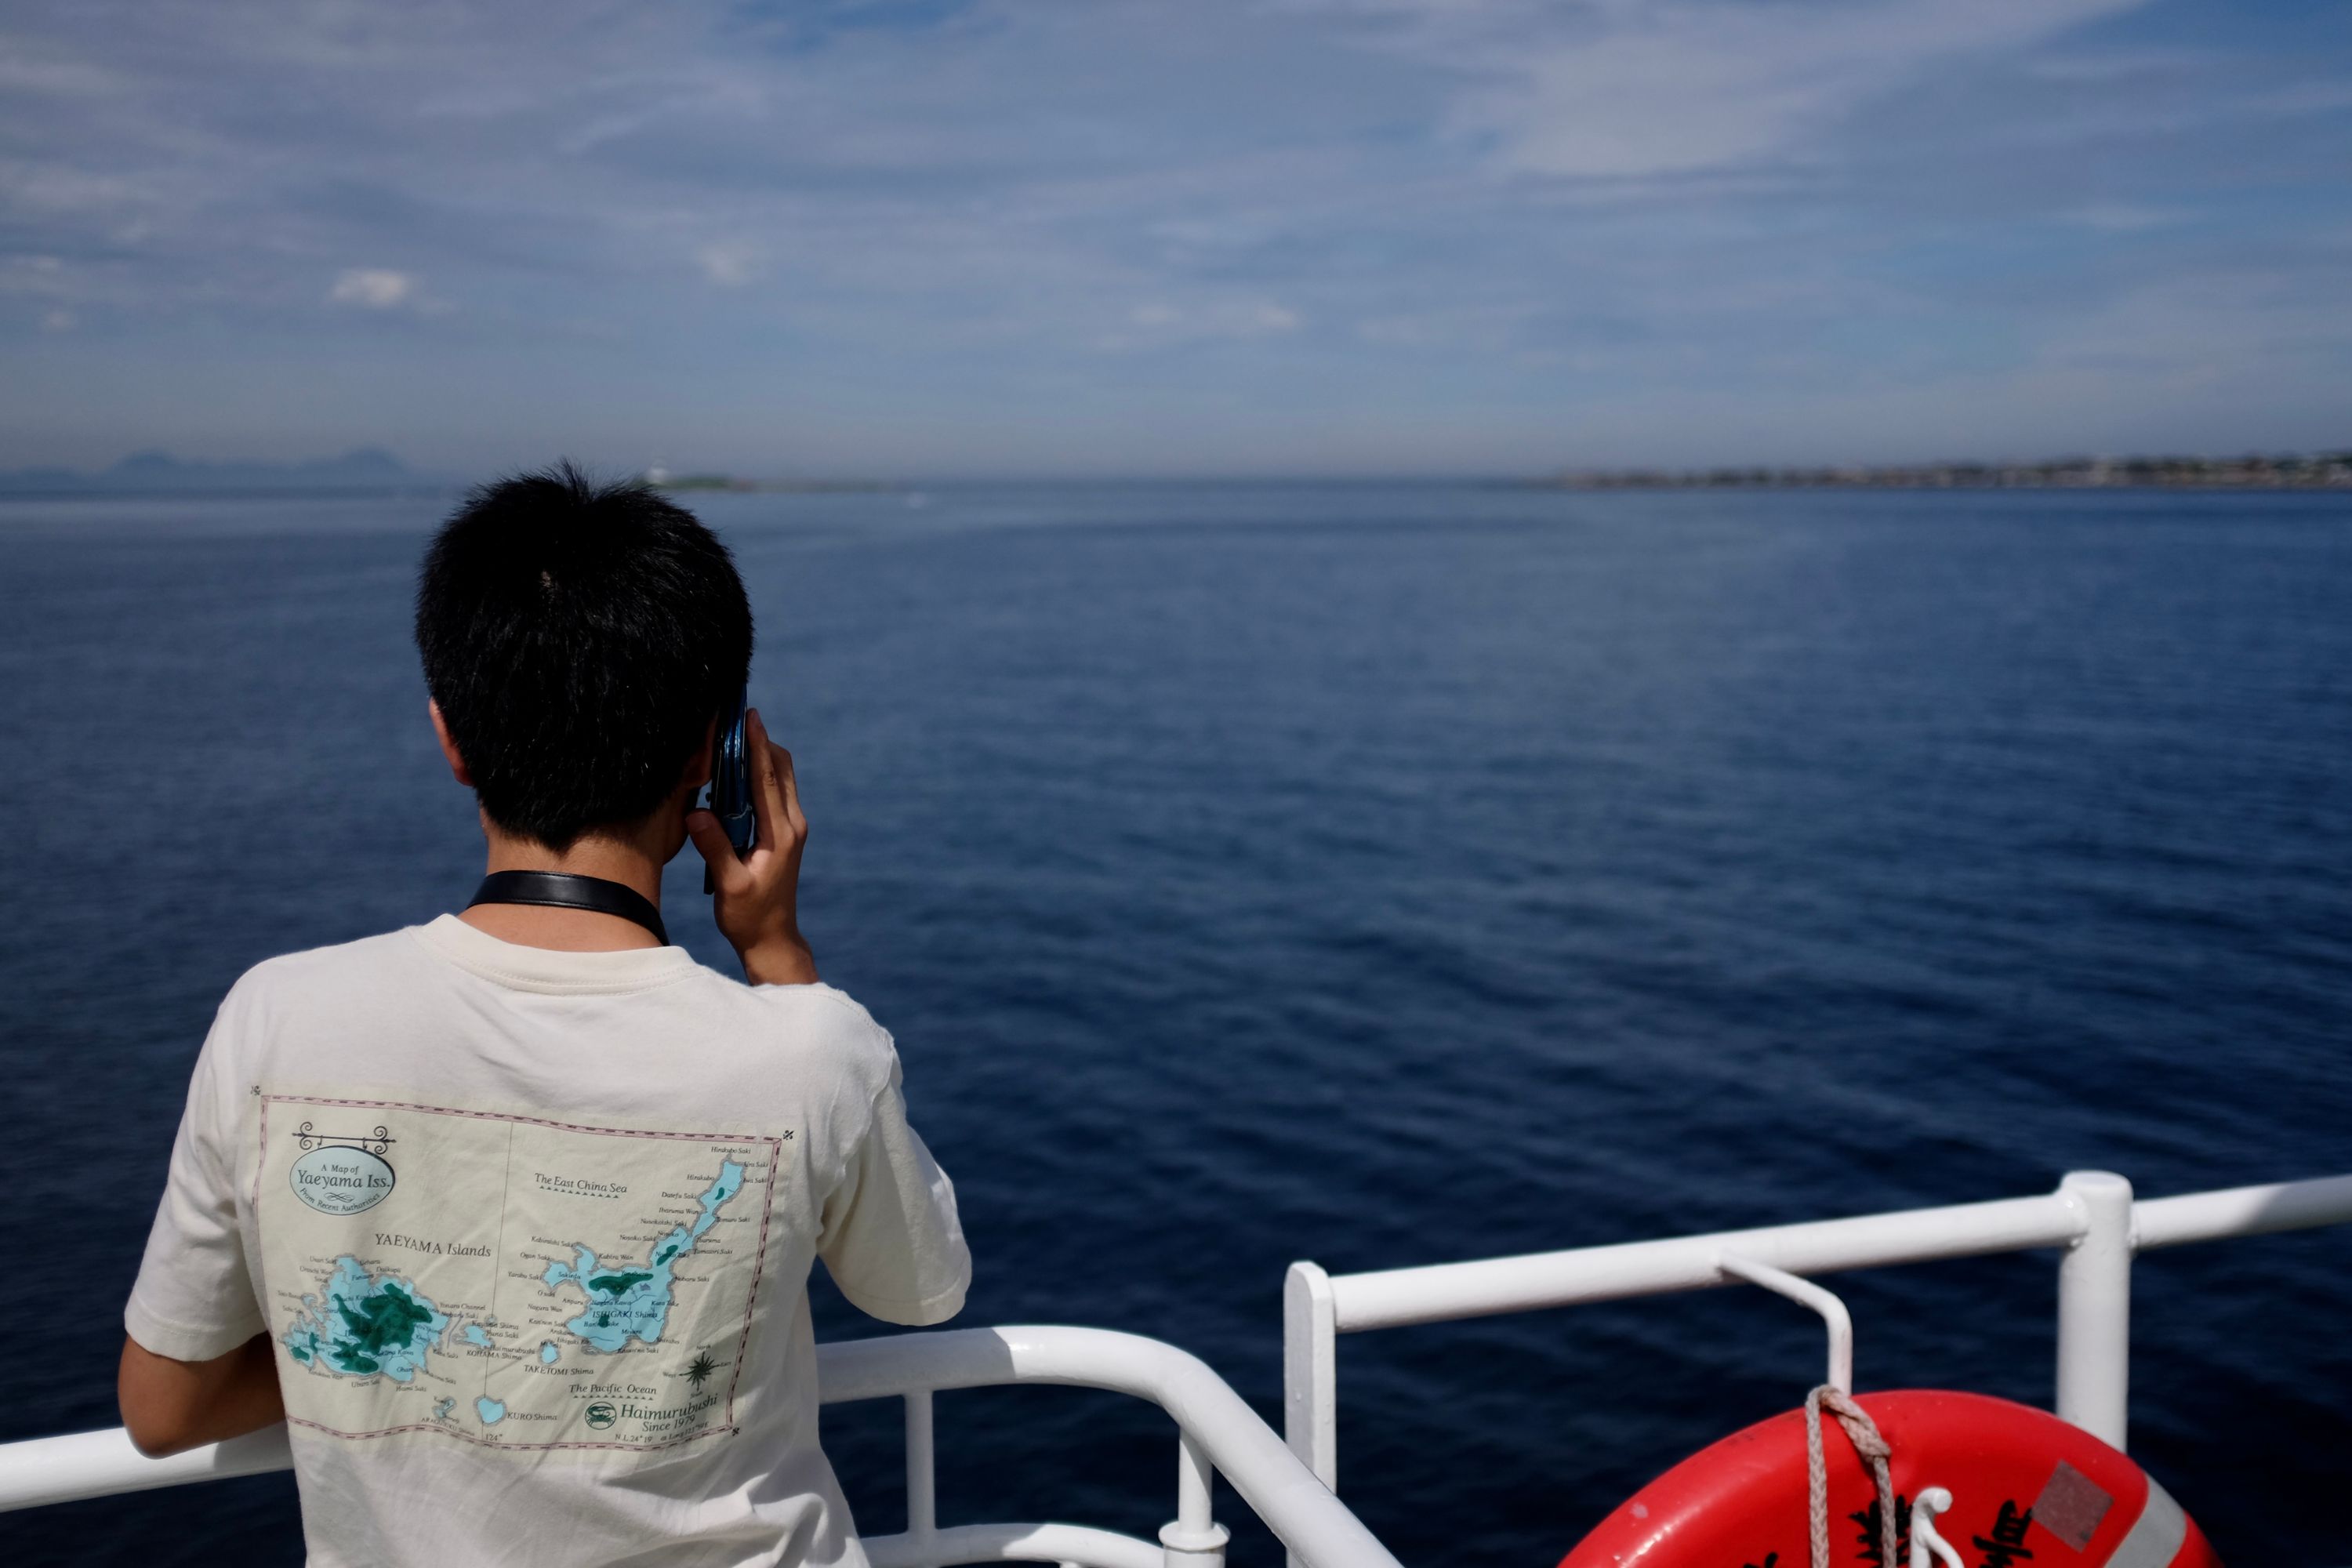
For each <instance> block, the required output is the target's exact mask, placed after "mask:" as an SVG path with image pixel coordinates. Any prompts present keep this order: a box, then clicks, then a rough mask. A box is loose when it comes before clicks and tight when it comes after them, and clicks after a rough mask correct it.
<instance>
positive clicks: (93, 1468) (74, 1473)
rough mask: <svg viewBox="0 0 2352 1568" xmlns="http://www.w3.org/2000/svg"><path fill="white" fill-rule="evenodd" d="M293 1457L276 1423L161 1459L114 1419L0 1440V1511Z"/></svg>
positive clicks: (266, 1465) (237, 1472) (180, 1482)
mask: <svg viewBox="0 0 2352 1568" xmlns="http://www.w3.org/2000/svg"><path fill="white" fill-rule="evenodd" d="M293 1463H294V1457H293V1455H292V1454H291V1453H290V1452H289V1450H288V1448H287V1446H286V1428H285V1427H283V1426H271V1427H268V1428H265V1429H264V1430H262V1431H259V1432H249V1433H247V1434H246V1435H245V1436H242V1437H232V1438H230V1439H229V1440H228V1441H227V1442H226V1443H208V1444H206V1445H205V1447H201V1448H191V1449H189V1450H188V1451H187V1452H186V1453H184V1454H173V1456H172V1457H171V1458H166V1459H151V1458H148V1457H147V1456H146V1455H144V1454H142V1453H141V1452H140V1451H139V1450H138V1449H137V1448H135V1447H131V1434H130V1433H128V1432H125V1431H124V1430H123V1429H122V1428H121V1427H120V1426H114V1427H110V1428H108V1429H107V1430H105V1431H103V1432H75V1433H71V1434H68V1436H62V1437H34V1438H29V1439H27V1440H26V1441H24V1442H21V1443H5V1444H0V1513H5V1512H8V1511H10V1510H14V1509H20V1508H40V1507H43V1506H45V1505H47V1504H48V1503H53V1502H79V1501H81V1500H83V1499H85V1498H94V1497H111V1496H113V1495H114V1494H115V1493H117V1492H143V1491H151V1490H152V1489H155V1488H157V1487H177V1486H185V1485H188V1484H190V1483H192V1482H195V1481H225V1480H227V1479H230V1478H232V1477H235V1476H258V1475H265V1474H267V1473H268V1472H269V1471H271V1470H283V1469H289V1468H292V1466H293Z"/></svg>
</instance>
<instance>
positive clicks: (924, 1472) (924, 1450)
mask: <svg viewBox="0 0 2352 1568" xmlns="http://www.w3.org/2000/svg"><path fill="white" fill-rule="evenodd" d="M937 1474H938V1472H937V1470H936V1468H935V1467H934V1461H933V1458H932V1447H931V1391H930V1390H929V1389H928V1388H919V1389H917V1390H915V1392H913V1393H912V1394H908V1395H907V1533H908V1535H913V1536H924V1535H929V1534H930V1533H931V1532H932V1531H936V1530H938V1529H939V1527H940V1504H939V1485H938V1480H937Z"/></svg>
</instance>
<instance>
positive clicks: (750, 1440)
mask: <svg viewBox="0 0 2352 1568" xmlns="http://www.w3.org/2000/svg"><path fill="white" fill-rule="evenodd" d="M898 1083H899V1079H898V1053H897V1050H896V1049H895V1047H893V1046H892V1044H891V1040H890V1037H889V1035H888V1034H887V1033H886V1032H885V1031H884V1030H883V1029H882V1028H880V1027H879V1026H877V1025H876V1024H875V1022H874V1021H873V1019H872V1018H871V1017H869V1016H867V1015H866V1010H865V1009H864V1008H862V1007H860V1006H858V1005H857V1004H856V1003H855V1002H853V1001H851V1000H850V999H849V998H848V997H847V996H845V995H844V994H841V993H840V992H838V991H835V990H834V989H833V988H832V987H831V986H827V985H789V986H776V985H771V986H756V987H755V986H746V985H742V984H737V983H736V982H734V981H732V980H730V979H728V978H726V977H725V976H722V975H720V974H718V973H714V972H712V971H710V970H708V969H705V968H703V967H702V966H701V965H699V964H698V963H695V961H694V960H693V959H692V958H691V957H689V956H688V954H687V953H686V952H685V951H684V950H683V949H680V948H676V947H664V948H651V949H635V950H631V951H626V952H551V951H548V950H545V949H541V948H534V947H520V946H517V945H515V944H513V943H511V942H501V941H499V939H497V938H496V937H492V936H489V935H488V934H486V933H485V932H482V931H477V930H475V929H474V928H473V927H472V926H469V925H467V924H466V923H465V922H464V921H460V920H457V918H456V917H455V916H450V915H444V916H442V917H441V918H440V919H438V920H436V921H434V922H433V923H432V924H430V925H425V926H418V927H414V928H411V929H409V930H405V931H394V932H392V933H390V934H389V935H385V936H378V937H372V938H369V939H368V940H366V941H364V942H352V943H350V944H348V945H346V946H342V947H331V948H321V949H319V950H317V951H315V952H300V953H294V954H290V955H289V956H287V957H284V958H276V959H272V960H270V961H269V962H268V963H263V964H260V965H257V967H256V968H254V969H253V970H252V971H251V972H250V973H247V975H246V976H245V977H244V978H243V979H241V980H239V981H238V982H237V984H236V987H235V988H234V989H232V990H231V991H230V992H229V994H228V996H227V998H226V1000H225V1001H224V1002H223V1003H222V1004H221V1008H220V1015H219V1016H218V1018H217V1019H215V1022H214V1025H213V1029H212V1033H211V1035H210V1036H209V1037H207V1038H206V1040H205V1048H204V1051H203V1054H202V1055H201V1056H200V1057H198V1058H197V1061H196V1069H195V1077H194V1082H193V1083H192V1084H191V1085H190V1088H189V1091H188V1106H187V1112H186V1115H185V1116H184V1118H183V1120H182V1121H181V1123H180V1133H179V1139H178V1142H176V1143H175V1144H174V1146H173V1151H172V1170H171V1178H170V1183H169V1185H168V1186H167V1188H166V1190H165V1192H164V1194H163V1205H162V1206H161V1208H160V1209H159V1210H158V1211H157V1213H156V1215H155V1228H154V1232H153V1234H152V1237H150V1238H149V1240H148V1244H147V1256H146V1260H145V1262H144V1263H143V1265H142V1267H141V1268H140V1271H139V1280H138V1283H137V1285H136V1286H134V1287H133V1288H132V1290H131V1303H130V1306H129V1308H128V1310H126V1312H125V1314H124V1317H125V1321H126V1323H127V1325H128V1327H129V1329H130V1332H131V1338H132V1339H134V1340H137V1341H138V1342H140V1343H141V1344H142V1345H144V1346H145V1347H146V1348H147V1349H149V1350H151V1351H153V1352H156V1353H157V1354H159V1355H165V1356H172V1357H175V1358H177V1359H179V1360H182V1361H207V1360H210V1359H212V1358H213V1357H215V1356H219V1355H223V1354H226V1352H229V1351H232V1350H234V1349H236V1347H237V1346H238V1345H240V1344H242V1343H243V1342H245V1341H247V1339H250V1338H251V1337H252V1336H253V1335H255V1334H257V1333H262V1332H265V1331H266V1332H268V1335H269V1337H270V1340H271V1342H272V1343H273V1345H274V1346H275V1347H276V1351H277V1358H278V1381H279V1384H280V1385H281V1387H282V1388H283V1389H284V1392H285V1398H286V1413H287V1418H288V1424H289V1427H290V1428H291V1432H292V1437H293V1448H294V1468H295V1474H296V1477H297V1479H298V1481H299V1486H300V1490H301V1498H302V1527H303V1533H304V1535H305V1537H306V1539H307V1542H308V1545H309V1549H310V1563H312V1564H313V1568H342V1565H344V1564H350V1565H352V1568H396V1565H402V1564H420V1565H421V1564H428V1563H429V1564H434V1565H436V1568H446V1565H448V1564H463V1563H502V1564H506V1563H511V1564H518V1565H520V1564H540V1563H545V1564H562V1565H564V1568H587V1565H592V1564H598V1563H621V1562H624V1561H626V1562H630V1563H663V1564H666V1565H667V1564H679V1565H685V1564H697V1565H701V1564H709V1565H712V1568H722V1565H723V1568H738V1565H741V1564H752V1563H811V1564H830V1563H842V1564H850V1565H853V1568H856V1565H862V1564H863V1563H864V1562H865V1556H864V1553H863V1552H861V1551H860V1550H859V1548H858V1545H857V1542H856V1535H855V1530H854V1527H853V1526H852V1524H851V1522H850V1517H849V1510H848V1508H847V1506H846V1505H845V1503H844V1502H843V1500H842V1497H841V1492H840V1489H839V1487H838V1485H837V1484H836V1483H835V1479H834V1476H833V1470H832V1468H831V1466H829V1465H828V1464H827V1463H826V1462H825V1458H824V1454H823V1453H822V1452H820V1451H819V1449H818V1447H817V1384H816V1351H815V1345H814V1341H813V1339H812V1337H811V1335H810V1331H809V1310H808V1292H807V1281H808V1273H809V1268H810V1266H811V1264H812V1263H813V1262H814V1260H815V1259H816V1258H824V1260H825V1266H826V1268H828V1269H829V1270H830V1271H831V1273H832V1275H833V1278H834V1280H835V1283H836V1284H837V1285H839V1286H840V1287H841V1290H842V1293H843V1294H844V1295H845V1296H847V1297H848V1298H849V1299H850V1300H851V1301H853V1302H855V1303H856V1305H857V1306H858V1307H860V1308H861V1309H863V1310H866V1311H867V1312H870V1313H872V1314H873V1315H874V1316H876V1317H877V1318H882V1319H885V1320H887V1321H890V1322H894V1323H936V1322H939V1321H942V1320H944V1319H947V1318H950V1317H952V1316H953V1315H954V1314H955V1312H956V1311H957V1310H958V1309H959V1308H960V1307H961V1306H962V1304H963V1296H964V1288H965V1286H966V1285H967V1283H968V1282H969V1281H970V1279H971V1256H970V1254H969V1253H968V1252H967V1251H966V1249H965V1247H964V1241H963V1234H962V1231H961V1227H960V1226H958V1224H957V1221H956V1208H955V1193H954V1189H953V1188H952V1187H950V1184H949V1183H948V1179H947V1177H946V1175H945V1174H943V1173H941V1172H940V1168H939V1166H938V1165H937V1164H936V1163H933V1162H932V1159H931V1156H930V1152H929V1150H927V1149H926V1148H924V1146H923V1142H922V1140H921V1139H920V1138H919V1137H917V1136H916V1135H915V1132H914V1130H913V1129H912V1128H910V1127H908V1124H907V1113H906V1105H905V1102H904V1101H903V1100H901V1098H900V1095H899V1088H898Z"/></svg>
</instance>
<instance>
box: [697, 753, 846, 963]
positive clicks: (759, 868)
mask: <svg viewBox="0 0 2352 1568" xmlns="http://www.w3.org/2000/svg"><path fill="white" fill-rule="evenodd" d="M744 742H745V745H744V750H745V751H747V752H750V753H751V756H750V759H749V760H750V762H751V808H752V813H753V816H754V817H755V818H756V820H757V822H758V824H759V831H758V836H757V837H755V838H754V839H753V840H752V842H751V853H749V854H748V855H745V856H744V857H743V858H741V859H740V860H739V859H737V858H736V857H735V846H733V845H732V844H730V843H729V842H728V841H727V830H726V829H725V828H724V827H721V826H719V819H718V818H717V817H716V816H712V815H711V814H710V813H709V812H708V811H704V810H700V809H697V810H694V811H689V812H688V813H687V814H686V831H687V836H688V837H690V838H692V839H693V840H694V847H695V849H696V851H697V852H698V853H699V854H700V855H701V857H702V859H703V864H705V865H707V866H709V868H710V885H711V886H712V887H713V888H714V889H717V891H716V892H715V893H714V894H713V895H712V898H711V903H710V909H711V913H712V914H713V915H715V916H716V917H717V918H718V921H719V934H720V935H721V936H724V937H725V938H726V939H727V941H728V942H729V943H730V945H732V946H733V947H734V949H735V952H736V955H737V956H738V957H740V959H742V961H743V978H744V979H746V980H748V981H750V982H751V984H754V985H808V984H814V982H815V980H816V958H815V956H814V954H812V953H811V952H809V945H808V942H807V940H806V939H805V938H803V936H802V935H801V924H800V883H801V850H802V848H803V847H805V846H806V845H807V843H808V819H807V818H806V817H804V816H802V815H801V793H800V785H799V784H798V783H797V782H796V781H795V780H794V779H793V754H792V753H791V752H787V751H786V750H784V749H783V748H782V746H779V745H777V744H775V743H774V742H772V741H770V740H769V739H768V727H767V726H766V725H765V724H763V723H761V721H760V710H758V709H757V708H754V709H752V710H751V713H750V714H749V715H748V716H747V718H746V721H745V725H744Z"/></svg>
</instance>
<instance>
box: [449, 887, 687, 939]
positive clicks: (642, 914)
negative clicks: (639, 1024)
mask: <svg viewBox="0 0 2352 1568" xmlns="http://www.w3.org/2000/svg"><path fill="white" fill-rule="evenodd" d="M474 904H544V905H546V906H548V907H550V908H551V909H559V910H594V911H595V912H596V913H598V914H600V915H618V916H620V917H621V918H622V919H623V920H625V921H635V922H636V923H637V924H639V925H641V926H643V927H645V928H646V930H647V931H651V932H653V933H654V940H655V941H656V942H660V943H661V944H662V945H663V946H664V947H667V946H668V945H669V931H668V929H667V927H665V926H664V925H663V924H662V918H661V910H657V909H656V908H654V905H653V900H650V899H648V898H646V896H645V895H644V894H643V893H640V892H639V891H637V890H636V889H635V888H632V887H628V886H626V885H625V884H624V883H620V882H611V881H607V880H605V879H604V878H602V877H583V876H581V875H579V874H578V873H577V872H573V871H493V872H491V873H490V874H489V875H488V876H487V877H485V878H483V879H482V885H481V886H480V887H478V888H477V889H474V903H472V904H467V906H466V907H467V909H469V910H470V909H472V908H473V907H474Z"/></svg>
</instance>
